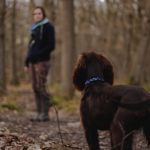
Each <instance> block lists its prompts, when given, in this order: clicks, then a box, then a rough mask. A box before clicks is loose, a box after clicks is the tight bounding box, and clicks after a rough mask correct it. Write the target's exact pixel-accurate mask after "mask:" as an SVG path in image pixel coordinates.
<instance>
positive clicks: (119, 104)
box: [73, 52, 150, 150]
mask: <svg viewBox="0 0 150 150" xmlns="http://www.w3.org/2000/svg"><path fill="white" fill-rule="evenodd" d="M113 75H114V74H113V67H112V65H111V63H110V62H109V61H108V60H107V59H106V58H105V57H104V56H102V55H100V54H96V53H94V52H90V53H83V54H82V55H81V56H80V57H79V59H78V61H77V64H76V66H75V69H74V74H73V83H74V85H75V87H76V89H78V90H79V91H82V99H81V106H80V113H81V118H82V124H83V127H84V130H85V136H86V140H87V143H88V145H89V149H90V150H100V148H99V141H98V130H110V134H111V143H112V149H113V150H132V137H133V131H134V130H135V129H139V128H142V129H143V131H144V134H145V137H146V139H147V142H148V145H149V144H150V94H149V93H148V92H146V91H145V90H144V89H143V88H140V87H136V86H128V85H116V86H113V85H112V84H113Z"/></svg>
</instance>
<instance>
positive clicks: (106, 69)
mask: <svg viewBox="0 0 150 150" xmlns="http://www.w3.org/2000/svg"><path fill="white" fill-rule="evenodd" d="M95 76H103V78H104V81H105V82H107V83H109V84H113V79H114V73H113V67H112V65H111V63H110V62H109V61H108V60H107V59H106V58H105V57H104V56H103V55H100V54H97V53H95V52H89V53H82V54H81V56H79V58H78V60H77V63H76V66H75V68H74V72H73V84H74V86H75V88H76V89H78V90H79V91H82V90H83V89H84V87H85V82H86V80H87V79H89V78H91V77H95Z"/></svg>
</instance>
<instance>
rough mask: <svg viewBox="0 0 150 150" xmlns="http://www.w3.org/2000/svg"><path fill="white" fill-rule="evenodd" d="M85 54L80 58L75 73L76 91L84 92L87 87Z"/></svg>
mask: <svg viewBox="0 0 150 150" xmlns="http://www.w3.org/2000/svg"><path fill="white" fill-rule="evenodd" d="M85 57H86V56H85V54H82V55H80V56H79V58H78V60H77V63H76V65H75V68H74V71H73V84H74V86H75V88H76V89H78V90H79V91H82V90H83V89H84V86H85V79H86V59H85Z"/></svg>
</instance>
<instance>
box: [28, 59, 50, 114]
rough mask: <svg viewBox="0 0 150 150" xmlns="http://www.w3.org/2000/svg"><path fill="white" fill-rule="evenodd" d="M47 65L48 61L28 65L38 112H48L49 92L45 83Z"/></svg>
mask: <svg viewBox="0 0 150 150" xmlns="http://www.w3.org/2000/svg"><path fill="white" fill-rule="evenodd" d="M49 67H50V65H49V61H45V62H39V63H36V64H30V65H29V72H30V76H31V81H32V88H33V91H34V94H35V100H36V104H37V112H38V114H40V113H45V114H46V115H47V114H48V109H49V98H50V94H49V92H48V90H47V85H46V83H47V75H48V71H49Z"/></svg>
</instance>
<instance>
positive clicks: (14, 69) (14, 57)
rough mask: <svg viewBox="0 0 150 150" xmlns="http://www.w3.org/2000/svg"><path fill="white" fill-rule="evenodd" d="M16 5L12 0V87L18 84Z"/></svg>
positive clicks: (15, 1)
mask: <svg viewBox="0 0 150 150" xmlns="http://www.w3.org/2000/svg"><path fill="white" fill-rule="evenodd" d="M16 4H17V0H13V7H12V35H11V36H12V81H11V83H12V84H13V85H17V84H19V78H18V71H17V47H16Z"/></svg>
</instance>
